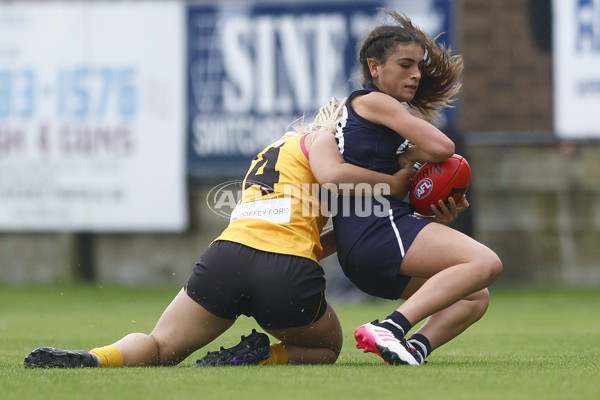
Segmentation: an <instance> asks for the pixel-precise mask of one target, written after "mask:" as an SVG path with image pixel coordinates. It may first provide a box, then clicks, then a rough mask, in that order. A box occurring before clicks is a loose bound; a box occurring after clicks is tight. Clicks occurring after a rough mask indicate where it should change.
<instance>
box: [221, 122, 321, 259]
mask: <svg viewBox="0 0 600 400" xmlns="http://www.w3.org/2000/svg"><path fill="white" fill-rule="evenodd" d="M305 137H306V136H300V135H297V134H295V133H287V134H286V135H284V136H283V137H282V138H281V139H279V140H278V141H277V142H275V143H273V144H271V145H269V146H268V147H267V148H265V149H264V150H263V151H262V152H261V153H260V154H258V155H257V156H256V157H255V158H254V159H253V160H252V163H251V165H250V169H249V171H248V173H247V174H246V177H245V179H244V183H243V188H242V197H241V201H240V203H239V204H238V205H237V206H236V207H235V209H234V210H233V212H232V215H231V220H230V223H229V226H228V227H227V228H226V229H225V230H224V231H223V233H222V234H221V235H220V236H219V237H218V238H217V239H216V240H229V241H232V242H237V243H241V244H244V245H246V246H249V247H252V248H255V249H258V250H262V251H268V252H273V253H280V254H289V255H295V256H300V257H305V258H310V259H312V260H314V261H317V262H318V261H319V259H320V258H321V255H322V252H323V248H322V246H321V241H320V238H319V237H320V233H321V230H322V229H323V225H324V224H325V222H326V217H324V216H323V215H322V213H321V208H320V207H321V206H320V186H319V184H318V182H317V181H316V179H315V177H314V175H313V173H312V171H311V169H310V164H309V161H308V153H307V151H306V148H305V147H304V138H305Z"/></svg>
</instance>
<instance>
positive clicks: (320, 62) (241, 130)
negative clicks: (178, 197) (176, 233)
mask: <svg viewBox="0 0 600 400" xmlns="http://www.w3.org/2000/svg"><path fill="white" fill-rule="evenodd" d="M451 4H452V1H451V0H443V1H442V0H436V1H433V0H429V1H418V2H417V1H408V0H405V1H391V2H385V1H357V2H335V1H329V2H281V3H272V2H271V3H260V2H246V3H239V2H234V3H229V2H216V3H211V4H204V5H192V6H190V7H189V9H188V63H189V74H190V75H189V81H188V82H189V86H188V118H189V120H188V129H189V138H188V166H189V169H190V173H191V174H192V176H196V177H202V178H211V177H213V178H215V177H221V176H223V175H226V176H232V177H238V178H239V177H240V175H241V174H243V173H244V172H245V170H246V168H247V167H248V165H249V162H250V159H251V158H252V157H253V156H254V155H255V154H257V153H258V152H259V151H260V150H261V149H262V148H263V147H264V146H265V145H268V144H269V143H271V142H273V141H274V140H276V139H277V138H279V137H281V135H282V134H283V133H284V132H285V131H286V130H289V129H290V125H291V124H292V123H293V122H294V121H295V120H297V119H298V118H300V117H302V116H306V118H307V120H309V121H310V120H311V119H312V117H313V116H314V113H315V112H316V111H317V110H318V109H319V107H320V106H322V105H323V104H325V103H327V102H328V101H329V99H330V98H331V97H337V98H338V99H342V98H344V97H346V96H347V95H348V94H349V93H350V92H351V91H352V90H355V89H357V88H359V87H361V81H362V78H361V76H360V68H359V66H358V62H357V58H358V51H359V49H360V46H361V45H362V41H363V40H364V37H365V36H366V34H367V33H368V32H369V31H370V30H371V29H372V28H374V27H375V26H377V25H378V24H379V23H381V22H382V21H384V20H383V19H382V18H381V17H380V14H379V12H378V7H385V8H387V9H390V10H397V11H400V12H404V13H405V14H406V15H408V16H409V17H410V18H411V19H412V20H413V21H414V22H415V23H417V24H418V25H419V26H420V27H422V28H423V29H424V30H426V31H427V32H428V33H429V34H431V35H437V34H438V33H440V32H446V34H445V35H444V36H443V37H442V40H444V41H445V42H446V43H447V44H451V41H452V40H451V35H452V31H451V28H452V24H453V22H452V18H453V16H452V5H451ZM448 115H450V114H448Z"/></svg>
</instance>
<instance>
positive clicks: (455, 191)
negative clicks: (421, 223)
mask: <svg viewBox="0 0 600 400" xmlns="http://www.w3.org/2000/svg"><path fill="white" fill-rule="evenodd" d="M470 183H471V167H470V166H469V163H468V162H467V160H465V158H464V157H462V156H460V155H458V154H454V155H453V156H452V157H450V158H448V159H446V160H444V161H442V162H440V163H425V164H423V166H421V168H419V170H418V171H417V173H416V174H415V176H414V177H413V180H412V185H411V191H410V202H411V203H412V205H413V207H414V209H415V211H416V212H417V213H419V214H421V215H425V216H432V215H434V213H433V211H431V207H430V206H431V204H434V205H435V206H436V207H437V205H438V201H439V200H442V201H443V202H445V203H446V204H447V202H448V198H449V197H450V196H452V197H453V198H454V200H456V201H458V200H459V199H460V198H461V197H462V195H463V194H464V193H466V192H467V190H468V189H469V184H470Z"/></svg>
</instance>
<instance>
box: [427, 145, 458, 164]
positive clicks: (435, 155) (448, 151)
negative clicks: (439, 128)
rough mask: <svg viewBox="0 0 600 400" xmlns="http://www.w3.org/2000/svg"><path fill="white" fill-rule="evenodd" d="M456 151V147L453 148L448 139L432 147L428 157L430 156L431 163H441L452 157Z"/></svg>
mask: <svg viewBox="0 0 600 400" xmlns="http://www.w3.org/2000/svg"><path fill="white" fill-rule="evenodd" d="M455 151H456V147H455V146H454V142H453V141H451V140H450V139H448V140H447V141H444V142H440V143H438V144H437V145H436V146H433V147H432V148H431V149H430V151H429V155H430V156H431V158H432V160H431V162H436V163H437V162H442V161H444V160H446V159H448V158H450V157H452V156H453V155H454V152H455Z"/></svg>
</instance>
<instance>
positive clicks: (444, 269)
mask: <svg viewBox="0 0 600 400" xmlns="http://www.w3.org/2000/svg"><path fill="white" fill-rule="evenodd" d="M384 13H386V14H387V15H389V16H391V17H392V18H394V20H395V21H394V22H393V23H392V24H389V25H382V26H379V27H376V28H375V29H373V30H372V31H371V32H370V34H369V35H368V36H367V38H366V39H365V41H364V43H363V45H362V48H361V50H360V55H359V61H360V63H361V66H362V75H363V87H364V89H362V90H358V91H355V92H353V93H351V94H350V96H349V97H348V98H347V100H346V102H345V109H344V111H343V116H342V119H341V120H340V123H339V125H338V127H337V132H336V138H337V142H338V147H339V150H340V152H341V154H342V155H343V157H344V159H345V160H346V162H349V163H352V164H355V165H358V166H361V167H364V168H368V169H371V170H374V171H378V172H382V173H387V174H393V173H395V172H397V171H398V170H399V169H400V168H401V167H400V165H399V164H398V155H401V156H402V157H403V158H405V159H408V161H409V164H410V163H411V162H412V163H415V162H434V163H435V162H441V161H443V160H445V159H446V158H448V157H450V156H452V155H453V154H454V151H455V149H454V143H453V142H452V141H451V140H450V139H449V138H448V137H447V136H446V135H445V134H444V133H442V132H441V131H440V130H439V129H437V128H436V127H435V126H434V125H432V124H431V123H429V122H427V121H426V120H425V119H424V118H418V117H416V116H415V115H413V114H412V113H411V112H409V110H410V109H412V110H413V111H417V112H419V113H421V114H423V115H424V116H425V117H434V116H436V114H437V112H438V110H439V109H441V108H443V107H446V106H448V105H449V104H450V102H451V100H452V98H453V96H455V95H456V93H457V92H458V90H459V89H460V86H461V81H460V75H461V72H462V68H463V61H462V58H461V57H460V56H458V55H452V53H451V51H450V49H447V48H446V47H444V46H442V45H438V44H437V43H436V42H435V39H432V38H430V37H429V36H428V35H427V34H425V33H424V32H423V31H421V30H420V29H419V28H417V27H416V26H414V25H413V24H412V23H411V21H410V19H408V18H407V17H405V16H404V15H401V14H398V13H396V12H389V11H386V10H384ZM343 200H344V201H346V202H348V201H349V202H350V204H351V205H350V207H347V208H346V209H344V210H343V211H344V212H338V214H337V215H336V216H334V219H333V222H334V231H335V235H336V243H337V251H338V258H339V260H340V264H341V266H342V268H343V270H344V272H345V274H346V275H347V276H348V277H349V278H350V280H351V281H352V282H354V284H355V285H356V286H358V287H359V288H360V289H362V290H363V291H365V292H366V293H369V294H371V295H374V296H379V297H383V298H388V299H399V298H401V299H405V301H404V302H403V303H402V304H401V305H400V307H399V308H398V309H397V310H396V311H394V312H393V313H392V314H391V315H389V316H388V317H387V318H384V319H383V320H382V321H381V322H379V321H377V320H376V321H373V322H370V323H366V324H364V325H362V326H360V327H358V328H357V329H356V331H355V338H356V340H357V347H358V348H362V349H364V350H365V352H373V353H376V354H377V355H379V356H380V357H382V358H383V359H384V360H385V361H386V362H387V363H388V364H412V365H418V364H421V363H422V362H423V361H424V360H425V358H427V356H428V355H429V354H430V353H431V351H432V350H434V349H436V348H438V347H440V346H441V345H443V344H444V343H446V342H448V341H449V340H451V339H452V338H454V337H456V336H457V335H458V334H460V333H461V332H463V331H464V330H465V329H466V328H468V327H469V326H470V325H471V324H473V323H474V322H476V321H477V320H478V319H479V318H481V317H482V316H483V314H484V313H485V311H486V309H487V306H488V303H489V293H488V289H487V287H488V286H489V285H491V284H492V283H493V282H494V281H495V280H496V279H497V278H498V276H499V274H500V273H501V270H502V263H501V261H500V259H499V258H498V256H497V255H496V254H495V253H494V252H493V251H492V250H490V249H489V248H487V247H486V246H484V245H483V244H481V243H478V242H477V241H475V240H473V239H472V238H471V237H469V236H467V235H464V234H462V233H460V232H458V231H456V230H454V229H451V228H449V227H448V226H445V225H443V224H439V223H435V222H431V221H429V220H427V219H423V218H420V217H418V216H416V215H414V214H413V210H412V209H411V206H410V204H409V203H408V202H403V201H398V200H395V199H390V206H389V207H388V210H387V211H388V213H387V214H385V215H381V213H379V214H377V213H376V212H375V211H376V207H379V209H381V204H377V202H376V201H374V202H373V209H372V211H373V212H370V213H366V214H365V213H364V212H363V213H361V215H358V213H357V212H356V211H355V210H356V208H355V207H353V206H352V204H353V203H354V202H355V201H359V200H360V198H358V197H354V198H350V199H343ZM464 201H465V199H464V198H463V199H462V201H459V204H455V203H454V202H453V200H452V199H449V203H450V205H451V207H457V208H458V209H459V210H462V209H464V208H465V204H464V203H463V202H464ZM439 206H440V208H441V209H442V210H445V209H446V206H445V205H444V204H443V203H442V202H440V204H439ZM340 207H341V206H340ZM432 210H433V211H434V212H436V213H439V212H440V211H439V210H436V209H435V207H433V206H432ZM423 320H426V322H425V323H424V324H423V325H422V327H420V328H419V329H418V330H417V331H416V333H414V334H413V335H412V337H410V338H409V339H408V340H406V339H405V335H407V334H408V333H409V330H411V328H412V327H413V326H414V325H416V324H417V323H419V322H420V321H423Z"/></svg>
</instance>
